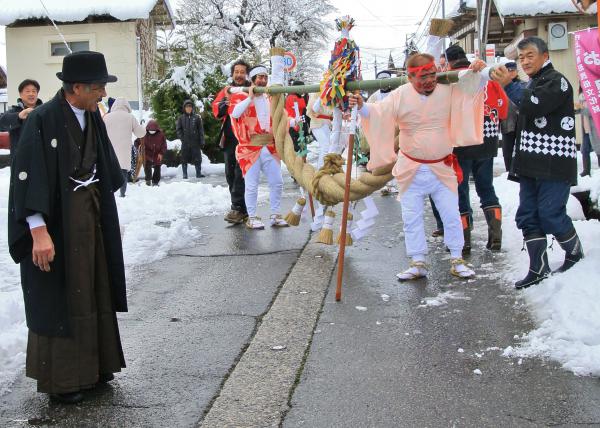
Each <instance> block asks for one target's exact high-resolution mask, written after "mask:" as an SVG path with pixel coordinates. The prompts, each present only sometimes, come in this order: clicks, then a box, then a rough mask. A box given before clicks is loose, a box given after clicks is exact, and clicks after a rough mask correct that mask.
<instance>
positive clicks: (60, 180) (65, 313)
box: [8, 91, 127, 336]
mask: <svg viewBox="0 0 600 428" xmlns="http://www.w3.org/2000/svg"><path fill="white" fill-rule="evenodd" d="M64 102H66V101H64V97H63V93H62V91H59V92H58V94H57V95H56V96H55V97H54V98H53V99H52V100H51V101H50V102H48V103H46V104H43V105H41V106H40V107H37V108H36V109H35V110H34V111H33V112H31V113H30V114H29V116H28V118H27V120H26V121H25V124H24V126H23V130H22V132H21V138H20V140H19V146H18V149H17V152H16V153H15V154H14V156H13V159H12V165H11V179H10V192H9V201H8V245H9V251H10V254H11V256H12V258H13V260H14V261H15V262H16V263H21V285H22V287H23V299H24V301H25V316H26V319H27V326H28V327H29V329H30V330H31V331H33V332H35V333H37V334H39V335H43V336H69V335H70V333H71V329H70V325H69V309H68V302H67V294H66V288H65V286H66V282H65V275H66V273H67V267H68V266H70V264H69V260H68V257H67V256H66V255H67V252H66V251H65V248H64V245H65V244H64V243H65V242H68V241H69V240H68V237H69V233H70V232H71V230H70V227H69V216H68V212H69V209H68V208H69V203H70V197H71V194H72V193H73V187H72V186H71V185H70V184H69V181H70V180H69V174H70V173H71V165H72V162H71V157H70V156H71V153H70V144H69V140H68V138H69V137H68V135H67V128H66V119H65V115H64V111H63V108H62V105H61V104H62V103H64ZM90 117H91V120H92V121H93V124H94V125H95V129H96V142H97V163H96V177H97V178H98V179H99V180H100V181H99V182H98V187H99V190H100V225H101V228H102V235H103V239H104V251H105V256H106V263H107V268H108V274H109V282H110V288H111V296H112V305H113V309H114V310H115V311H117V312H125V311H127V300H126V290H125V269H124V264H123V250H122V246H121V232H120V228H119V217H118V213H117V206H116V203H115V197H114V194H113V192H115V191H116V190H117V189H118V188H119V187H121V184H122V183H123V175H122V173H121V167H120V166H119V161H118V160H117V157H116V155H115V152H114V150H113V148H112V145H111V144H110V141H109V139H108V135H107V133H106V127H105V126H104V121H103V120H102V119H101V117H100V114H99V113H98V111H96V112H94V113H93V114H92V115H91V116H90ZM34 213H41V214H42V215H43V217H44V220H45V222H46V227H47V228H48V233H49V234H50V237H51V238H52V241H53V243H54V248H55V251H56V256H55V258H54V262H52V263H51V264H50V268H51V271H50V272H42V271H41V270H40V269H38V268H37V267H35V266H33V264H32V263H22V262H24V261H25V260H26V258H31V249H32V239H31V232H30V231H29V225H28V224H27V221H26V217H27V216H30V215H32V214H34Z"/></svg>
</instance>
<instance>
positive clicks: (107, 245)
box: [8, 51, 127, 403]
mask: <svg viewBox="0 0 600 428" xmlns="http://www.w3.org/2000/svg"><path fill="white" fill-rule="evenodd" d="M57 77H58V78H59V79H60V80H62V81H63V88H62V89H61V90H59V91H58V93H57V94H56V96H55V97H54V98H53V99H52V100H51V101H50V102H48V103H46V104H44V105H42V106H40V107H38V108H36V109H35V110H34V111H32V112H31V113H30V114H29V117H28V119H27V121H26V122H25V124H24V126H23V129H22V132H21V137H20V140H19V146H18V150H17V152H16V153H15V155H14V158H13V160H12V167H11V182H10V195H9V208H8V209H9V213H8V223H9V225H8V226H9V228H8V232H9V249H10V253H11V256H12V257H13V259H14V260H15V262H16V263H20V265H21V284H22V287H23V298H24V301H25V315H26V319H27V326H28V327H29V337H28V343H27V361H26V375H27V376H28V377H31V378H34V379H36V380H37V389H38V391H39V392H44V393H48V394H50V397H51V399H53V400H55V401H59V402H63V403H77V402H80V401H81V400H82V399H83V398H84V396H83V391H85V390H86V389H91V388H94V387H95V386H96V385H98V384H99V383H105V382H108V381H111V380H112V379H113V378H114V376H113V373H115V372H118V371H120V370H121V368H122V367H125V360H124V357H123V351H122V347H121V341H120V337H119V330H118V325H117V318H116V312H123V311H127V301H126V292H125V271H124V265H123V250H122V246H121V235H120V231H119V218H118V214H117V208H116V204H115V199H114V195H113V192H115V191H116V190H117V189H119V187H120V186H121V184H122V180H123V176H122V174H121V170H120V166H119V162H118V160H117V158H116V156H115V153H114V151H113V149H112V145H111V144H110V141H109V139H108V135H107V133H106V128H105V127H104V123H103V121H102V119H101V118H100V114H99V112H98V111H97V101H98V100H99V99H101V98H102V97H105V96H106V91H105V86H106V83H107V82H115V81H116V80H117V78H116V77H115V76H111V75H109V74H108V72H107V70H106V63H105V60H104V56H103V55H102V54H100V53H98V52H89V51H85V52H76V53H73V54H70V55H67V56H66V57H65V58H64V61H63V67H62V72H60V73H57Z"/></svg>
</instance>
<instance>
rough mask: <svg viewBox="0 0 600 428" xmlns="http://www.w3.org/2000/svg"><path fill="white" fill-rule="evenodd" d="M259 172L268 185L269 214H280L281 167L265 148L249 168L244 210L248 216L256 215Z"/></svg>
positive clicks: (246, 179) (281, 191)
mask: <svg viewBox="0 0 600 428" xmlns="http://www.w3.org/2000/svg"><path fill="white" fill-rule="evenodd" d="M261 171H262V172H263V173H264V174H265V175H266V176H267V182H268V183H269V203H270V204H271V214H281V194H282V193H283V177H282V176H281V165H280V163H279V160H277V159H275V158H274V157H273V155H271V152H269V149H268V148H267V147H266V146H265V147H263V148H262V149H260V156H259V158H258V159H257V160H256V162H254V164H253V165H252V166H251V167H250V169H249V170H248V172H246V176H245V177H244V179H245V181H246V191H245V193H244V199H245V200H246V209H247V210H248V215H249V216H250V217H254V216H255V215H256V201H257V199H258V184H259V183H260V173H261Z"/></svg>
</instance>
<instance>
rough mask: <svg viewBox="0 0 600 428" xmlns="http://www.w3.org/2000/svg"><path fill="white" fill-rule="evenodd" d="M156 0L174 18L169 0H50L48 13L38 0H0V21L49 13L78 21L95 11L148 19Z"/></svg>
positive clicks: (122, 17)
mask: <svg viewBox="0 0 600 428" xmlns="http://www.w3.org/2000/svg"><path fill="white" fill-rule="evenodd" d="M159 2H160V3H163V4H164V6H165V8H166V9H167V13H168V14H169V19H170V20H171V21H173V20H174V16H175V15H174V14H173V12H174V10H173V8H172V7H171V5H170V4H169V0H78V1H77V0H76V1H74V0H51V1H46V2H45V5H46V8H47V9H48V13H46V10H45V9H44V7H43V6H42V3H41V2H40V1H39V0H18V1H16V0H0V10H1V11H2V13H1V14H0V25H10V24H12V23H13V22H15V21H18V20H26V19H42V18H45V17H46V16H47V15H48V14H49V15H50V17H51V18H52V19H54V20H55V21H58V22H79V21H84V20H85V19H86V18H87V17H88V16H94V15H96V16H101V15H110V16H112V17H114V18H116V19H118V20H120V21H127V20H130V19H148V18H149V16H150V12H151V11H152V9H154V7H155V6H156V4H157V3H159Z"/></svg>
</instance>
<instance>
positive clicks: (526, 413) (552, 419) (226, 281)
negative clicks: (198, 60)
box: [0, 178, 600, 427]
mask: <svg viewBox="0 0 600 428" xmlns="http://www.w3.org/2000/svg"><path fill="white" fill-rule="evenodd" d="M213 180H215V181H216V180H217V179H216V178H213ZM286 193H287V195H288V197H287V199H286V202H285V205H284V206H285V207H286V208H289V207H290V206H291V205H292V203H293V199H292V195H295V191H294V188H293V186H292V185H291V184H290V183H289V182H288V184H287V185H286ZM374 198H375V201H376V203H377V205H378V207H379V209H380V212H381V216H380V217H379V219H378V221H377V224H376V226H375V228H374V230H373V235H372V236H370V237H368V238H367V239H366V240H365V241H363V242H360V243H358V244H357V245H355V246H353V247H351V248H349V249H348V251H347V253H346V254H347V261H346V268H345V280H344V290H343V291H344V295H343V301H342V302H341V303H336V302H335V301H334V297H333V294H334V287H335V275H334V276H333V279H332V281H331V283H330V284H329V294H327V295H326V296H325V300H324V306H323V308H322V312H321V314H320V318H319V321H318V324H317V326H316V327H315V329H314V335H313V337H312V343H310V342H307V346H309V348H308V350H309V352H307V354H306V362H305V363H304V364H303V366H302V367H301V371H299V372H298V383H297V385H296V386H295V389H292V390H290V392H289V402H288V404H289V408H286V409H284V411H283V413H282V415H281V425H283V426H285V427H304V426H306V427H404V426H406V427H445V426H457V427H461V426H473V427H482V426H494V427H495V426H510V427H512V426H517V427H521V426H599V425H600V405H599V403H600V383H599V382H598V379H594V378H579V377H575V376H574V375H572V374H571V373H569V372H566V371H564V370H562V369H560V368H559V367H557V365H556V364H553V363H547V362H543V361H541V360H538V359H529V360H523V361H519V360H515V359H509V358H505V357H502V356H501V353H502V349H504V348H506V347H507V346H509V345H513V346H514V345H515V344H516V343H517V341H516V340H515V338H514V336H515V335H520V334H522V333H523V332H526V331H529V330H531V329H532V328H533V324H532V322H531V320H530V319H529V317H528V313H527V311H526V309H525V308H523V307H522V306H521V303H519V302H518V301H517V299H516V294H515V292H514V291H513V290H512V289H511V288H510V286H508V285H506V284H503V283H502V281H501V279H500V276H499V275H498V274H497V271H501V270H502V269H508V268H510V267H508V266H505V264H504V256H503V255H502V253H499V254H492V253H490V252H487V251H485V250H481V251H478V248H480V249H481V248H483V247H484V246H485V241H484V239H485V233H486V229H485V226H484V219H483V217H482V215H481V214H479V213H478V217H477V218H476V230H475V232H474V255H473V256H472V257H471V259H470V260H471V261H472V263H473V264H474V265H475V266H476V267H477V272H478V274H479V276H478V278H477V279H476V280H472V281H470V282H464V281H461V280H458V279H454V278H452V277H451V276H450V274H449V272H448V271H449V258H448V254H447V253H446V252H445V249H444V246H443V244H442V243H441V242H433V243H431V244H430V248H431V254H430V262H431V265H432V269H431V276H430V278H429V279H428V280H426V281H425V280H421V281H417V282H415V283H409V284H399V283H398V282H396V280H395V274H396V273H397V272H398V271H399V270H400V269H401V268H403V267H404V266H405V265H406V259H405V258H404V237H403V234H402V224H401V221H400V207H399V204H398V203H397V202H396V201H395V200H394V199H393V198H391V197H387V198H384V197H381V196H379V195H376V196H375V197H374ZM265 208H266V207H264V206H263V207H261V208H260V211H261V212H262V213H263V214H264V213H265V212H266V209H265ZM427 212H428V211H427ZM194 224H195V226H196V227H198V228H199V229H200V230H201V231H202V232H203V234H204V235H203V236H202V237H201V239H200V240H199V242H198V243H197V245H196V246H195V247H193V248H189V249H185V250H180V251H177V252H174V253H173V254H171V255H170V257H168V258H166V259H164V260H162V261H160V262H157V263H154V264H152V266H151V267H148V266H146V267H142V268H140V269H138V270H137V272H136V274H135V278H134V280H133V281H131V282H130V286H131V289H132V293H131V296H130V312H129V313H127V314H123V315H122V316H120V326H121V332H122V336H123V343H124V347H125V355H126V359H127V363H128V367H127V368H126V369H125V370H124V371H123V373H121V374H118V375H117V378H116V381H115V382H113V383H112V384H111V385H110V386H108V387H105V388H102V389H99V390H97V391H94V392H91V393H89V399H88V400H87V401H86V402H85V403H84V404H82V405H80V406H73V407H64V406H57V405H51V404H48V400H47V398H46V397H45V396H44V395H42V394H36V393H35V392H34V391H35V383H34V382H33V381H32V380H30V379H26V378H25V377H21V378H20V379H19V381H18V382H17V383H16V385H15V386H14V388H13V392H12V393H10V394H8V395H6V396H4V397H1V398H0V426H2V427H4V426H17V427H18V426H61V427H62V426H65V427H79V426H85V427H87V426H91V427H95V426H98V427H100V426H102V427H104V426H110V427H113V426H115V427H129V426H136V427H138V426H140V427H142V426H143V427H191V426H197V425H198V423H199V422H201V421H202V420H203V418H204V416H205V414H206V412H207V411H208V410H209V409H210V408H211V406H212V404H213V402H214V400H215V398H216V397H217V396H218V395H219V392H220V391H222V388H223V382H224V381H225V380H226V379H227V377H228V375H229V374H230V373H231V372H232V370H233V369H235V367H236V364H237V362H238V360H239V359H240V357H241V356H242V354H243V353H244V351H245V350H246V349H247V348H248V346H249V343H250V341H251V340H252V338H253V337H254V334H255V332H256V331H257V328H259V326H261V325H263V324H267V323H262V321H263V316H264V317H265V318H268V317H270V316H271V315H273V314H271V313H268V311H269V308H270V305H271V304H272V302H273V300H274V299H275V297H276V296H277V295H278V293H279V290H280V287H281V286H282V284H283V283H284V282H286V278H288V274H289V273H290V271H291V270H292V268H293V267H294V264H295V263H296V260H297V259H298V257H299V256H300V254H301V250H302V248H304V246H305V244H306V241H307V239H308V232H307V225H306V224H304V226H303V227H302V228H290V229H285V230H271V229H270V228H267V229H266V230H265V231H263V232H259V233H260V234H258V233H253V232H250V231H247V230H245V229H243V228H240V227H224V222H223V220H222V218H221V217H206V218H202V219H197V220H195V221H194ZM432 225H433V221H432V219H431V218H429V219H428V230H429V231H430V230H431V229H432ZM336 227H337V226H336ZM281 238H283V239H281ZM305 254H306V253H305ZM312 257H314V256H312ZM318 257H320V256H318ZM322 276H323V273H321V277H322ZM309 277H310V274H308V273H307V274H306V278H307V280H310V278H309ZM288 282H289V281H288ZM286 284H287V282H286ZM325 284H326V282H325ZM284 287H285V286H284ZM323 288H325V286H324V287H323ZM444 292H451V293H453V294H452V296H453V297H454V299H448V301H447V303H446V304H442V305H440V306H428V307H420V306H421V305H422V304H423V302H424V301H425V300H424V299H426V298H429V297H434V296H438V295H439V294H440V293H444ZM282 293H283V294H284V296H283V297H285V292H282ZM315 293H316V290H315ZM309 295H310V294H309ZM280 296H281V294H280ZM318 306H319V305H316V307H318ZM357 307H360V309H361V310H359V309H357ZM297 309H298V308H296V310H297ZM289 310H290V313H291V312H293V308H290V309H289ZM316 311H317V310H315V312H316ZM266 313H267V314H266ZM278 316H279V317H285V314H284V313H279V315H278ZM268 333H269V332H266V334H267V335H268ZM293 333H294V331H290V334H293ZM253 343H254V342H253ZM459 349H461V350H463V352H459ZM253 363H254V364H253ZM255 363H256V361H254V362H253V361H250V362H249V364H248V366H249V367H253V365H256V367H257V369H256V370H259V371H260V370H264V367H265V366H260V364H255ZM475 369H479V370H480V371H481V373H482V374H481V375H476V374H475V373H474V370H475ZM282 371H283V370H282ZM258 377H259V378H260V374H259V376H258ZM230 379H231V378H229V379H227V381H229V380H230ZM241 389H244V390H241ZM241 389H240V390H239V395H240V401H242V400H241V399H242V398H243V399H244V400H246V401H247V400H248V398H247V397H244V395H246V396H247V395H248V394H251V388H248V389H245V388H241ZM287 396H288V394H285V399H287ZM228 397H229V399H230V400H233V401H235V400H236V397H235V390H234V391H233V393H231V391H230V392H229V393H228ZM215 407H216V406H215ZM284 407H287V406H284ZM213 410H214V407H213ZM255 410H256V411H257V412H259V413H260V411H259V410H257V409H255ZM225 416H227V415H225ZM253 416H254V420H259V419H260V414H259V415H253ZM221 420H227V418H226V417H223V418H222V419H221ZM277 425H278V424H277V423H274V422H273V421H272V420H269V422H268V423H264V424H261V423H255V424H254V425H252V424H249V423H238V424H236V425H235V426H277ZM216 426H219V425H216ZM223 426H228V425H226V424H225V425H223Z"/></svg>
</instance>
